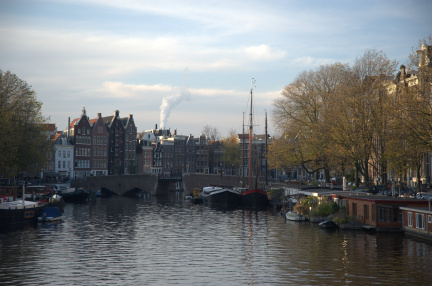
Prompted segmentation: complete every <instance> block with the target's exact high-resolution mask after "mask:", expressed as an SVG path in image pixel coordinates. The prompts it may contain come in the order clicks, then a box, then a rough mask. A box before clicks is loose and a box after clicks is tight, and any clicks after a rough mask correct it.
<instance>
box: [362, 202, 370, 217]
mask: <svg viewBox="0 0 432 286" xmlns="http://www.w3.org/2000/svg"><path fill="white" fill-rule="evenodd" d="M363 207H364V210H363V211H364V218H365V219H369V206H368V205H364V206H363Z"/></svg>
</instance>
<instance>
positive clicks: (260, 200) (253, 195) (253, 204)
mask: <svg viewBox="0 0 432 286" xmlns="http://www.w3.org/2000/svg"><path fill="white" fill-rule="evenodd" d="M254 83H255V79H252V86H251V90H250V113H249V147H248V149H249V189H247V190H245V191H243V192H242V193H241V194H240V204H241V206H242V207H244V208H250V209H265V208H267V207H269V205H270V200H269V198H268V196H267V192H266V191H265V190H262V189H259V188H258V186H257V185H258V165H259V164H257V176H256V181H255V187H254V188H253V187H252V149H253V148H252V137H253V124H252V100H253V86H254ZM266 129H267V128H266ZM243 133H244V132H243ZM266 133H267V130H266ZM243 142H244V138H243ZM266 142H267V140H266ZM243 150H244V148H243ZM243 161H244V160H243ZM243 174H244V170H243Z"/></svg>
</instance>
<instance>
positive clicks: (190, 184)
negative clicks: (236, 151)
mask: <svg viewBox="0 0 432 286" xmlns="http://www.w3.org/2000/svg"><path fill="white" fill-rule="evenodd" d="M241 180H242V177H239V176H221V175H208V174H183V176H181V177H177V178H169V177H160V176H157V175H149V174H140V175H121V176H94V177H87V178H86V180H85V181H84V182H82V183H79V184H77V186H80V187H83V188H85V189H96V188H100V189H106V190H109V191H111V192H114V193H116V194H118V195H128V194H134V193H138V192H147V193H149V194H151V195H154V196H158V195H167V194H168V192H169V191H175V190H179V189H180V190H184V191H185V193H186V194H192V190H193V188H202V187H205V186H210V185H226V186H232V187H239V186H240V185H241Z"/></svg>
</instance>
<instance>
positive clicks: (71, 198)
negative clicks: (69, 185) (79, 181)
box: [62, 189, 89, 203]
mask: <svg viewBox="0 0 432 286" xmlns="http://www.w3.org/2000/svg"><path fill="white" fill-rule="evenodd" d="M62 197H63V199H64V201H65V202H66V203H84V202H86V201H87V199H88V198H89V192H88V191H85V190H83V189H76V190H74V191H73V192H67V193H63V192H62Z"/></svg>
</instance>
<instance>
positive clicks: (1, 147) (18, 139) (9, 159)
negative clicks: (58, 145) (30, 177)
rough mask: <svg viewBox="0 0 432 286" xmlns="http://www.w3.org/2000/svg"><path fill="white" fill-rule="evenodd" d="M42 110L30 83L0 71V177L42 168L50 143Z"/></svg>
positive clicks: (50, 147) (50, 150) (51, 146)
mask: <svg viewBox="0 0 432 286" xmlns="http://www.w3.org/2000/svg"><path fill="white" fill-rule="evenodd" d="M41 109H42V103H41V102H39V101H37V98H36V92H35V91H34V90H33V89H32V88H31V86H29V85H28V84H27V83H26V82H25V81H23V80H21V79H19V78H18V77H17V76H16V75H15V74H13V73H11V72H10V71H8V72H3V71H1V70H0V114H1V116H0V176H3V177H14V176H18V174H19V173H21V172H40V171H41V170H42V167H43V164H44V163H45V162H46V161H47V154H49V153H50V152H52V151H53V145H52V142H50V140H48V139H47V137H46V131H47V130H46V125H44V124H45V123H46V118H44V117H43V116H42V113H41Z"/></svg>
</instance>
